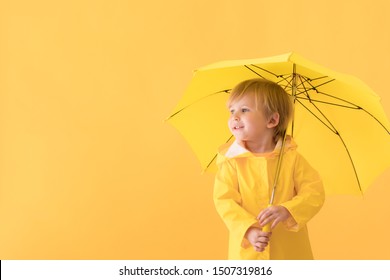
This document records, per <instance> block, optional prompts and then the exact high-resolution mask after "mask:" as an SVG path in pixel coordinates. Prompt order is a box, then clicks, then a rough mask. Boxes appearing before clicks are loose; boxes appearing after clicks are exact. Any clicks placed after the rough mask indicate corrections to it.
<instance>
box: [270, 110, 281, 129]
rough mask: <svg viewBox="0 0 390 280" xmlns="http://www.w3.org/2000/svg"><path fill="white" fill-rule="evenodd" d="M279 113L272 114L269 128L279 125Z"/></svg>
mask: <svg viewBox="0 0 390 280" xmlns="http://www.w3.org/2000/svg"><path fill="white" fill-rule="evenodd" d="M279 117H280V116H279V113H277V112H275V113H272V115H271V117H270V118H269V119H268V123H267V127H268V128H274V127H276V126H277V125H278V124H279Z"/></svg>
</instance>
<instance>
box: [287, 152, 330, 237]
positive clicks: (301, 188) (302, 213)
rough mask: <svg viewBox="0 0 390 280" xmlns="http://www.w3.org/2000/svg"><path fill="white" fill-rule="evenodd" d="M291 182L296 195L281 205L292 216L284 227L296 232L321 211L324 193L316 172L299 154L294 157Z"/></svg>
mask: <svg viewBox="0 0 390 280" xmlns="http://www.w3.org/2000/svg"><path fill="white" fill-rule="evenodd" d="M293 180H294V182H293V183H294V188H295V192H296V195H295V196H294V197H293V198H292V199H291V200H289V201H286V202H284V203H282V204H281V205H282V206H284V207H286V208H287V209H288V211H289V212H290V214H291V216H292V218H290V219H288V220H287V221H285V222H284V225H285V226H286V228H287V229H289V230H291V231H298V230H299V229H300V228H301V227H302V226H304V225H305V224H306V223H307V222H308V221H309V220H310V219H311V218H313V217H314V215H316V214H317V213H318V211H319V210H320V209H321V207H322V205H323V204H324V200H325V191H324V187H323V184H322V180H321V178H320V176H319V174H318V172H317V171H316V170H315V169H313V168H312V167H311V166H310V164H309V163H308V162H307V161H306V160H305V159H304V158H303V157H302V156H301V155H300V154H297V157H296V161H295V166H294V173H293Z"/></svg>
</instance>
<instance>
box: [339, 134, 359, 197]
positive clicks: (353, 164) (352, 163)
mask: <svg viewBox="0 0 390 280" xmlns="http://www.w3.org/2000/svg"><path fill="white" fill-rule="evenodd" d="M336 134H337V136H338V137H339V139H340V141H341V143H343V146H344V148H345V150H346V151H347V154H348V157H349V160H350V161H351V165H352V169H353V172H354V173H355V178H356V181H357V184H358V187H359V190H360V193H361V194H362V195H363V190H362V186H361V184H360V180H359V176H358V174H357V171H356V167H355V163H354V162H353V159H352V156H351V153H350V152H349V149H348V147H347V145H346V144H345V142H344V139H343V137H341V135H340V133H339V132H338V131H337V133H336Z"/></svg>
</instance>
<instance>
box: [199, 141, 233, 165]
mask: <svg viewBox="0 0 390 280" xmlns="http://www.w3.org/2000/svg"><path fill="white" fill-rule="evenodd" d="M232 138H233V135H230V136H229V138H228V140H227V141H226V142H225V144H226V143H228V142H229V141H230V140H231V139H232ZM217 156H218V153H216V154H215V155H214V156H213V158H212V159H211V160H210V162H209V163H208V164H207V166H206V168H205V169H204V171H206V170H207V169H209V167H210V165H211V164H212V163H213V161H214V160H215V159H216V158H217Z"/></svg>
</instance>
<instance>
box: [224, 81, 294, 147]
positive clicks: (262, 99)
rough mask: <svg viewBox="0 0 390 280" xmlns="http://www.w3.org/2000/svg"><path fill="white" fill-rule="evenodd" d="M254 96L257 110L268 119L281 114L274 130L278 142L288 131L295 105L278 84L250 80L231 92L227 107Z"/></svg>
mask: <svg viewBox="0 0 390 280" xmlns="http://www.w3.org/2000/svg"><path fill="white" fill-rule="evenodd" d="M247 95H252V96H254V99H255V105H256V108H257V110H260V111H263V112H264V115H265V117H266V118H270V117H271V116H272V114H274V113H278V114H279V123H278V125H277V126H276V127H275V130H274V141H275V142H276V141H278V139H279V138H280V137H282V136H283V134H284V132H285V131H286V130H287V126H288V124H289V121H290V119H291V118H292V115H293V105H292V102H291V98H290V96H289V95H288V94H287V92H286V91H285V90H284V89H283V88H282V87H281V86H279V85H278V84H276V83H274V82H272V81H269V80H266V79H259V78H258V79H250V80H246V81H243V82H241V83H239V84H238V85H236V86H235V87H234V88H233V89H232V90H231V92H230V95H229V99H228V102H227V106H228V107H230V106H231V104H232V103H234V102H235V101H237V100H239V99H241V98H243V97H244V96H247Z"/></svg>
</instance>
